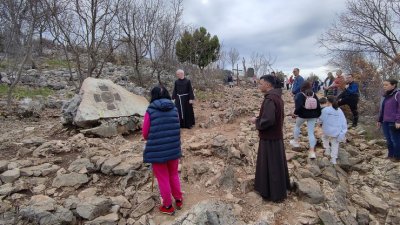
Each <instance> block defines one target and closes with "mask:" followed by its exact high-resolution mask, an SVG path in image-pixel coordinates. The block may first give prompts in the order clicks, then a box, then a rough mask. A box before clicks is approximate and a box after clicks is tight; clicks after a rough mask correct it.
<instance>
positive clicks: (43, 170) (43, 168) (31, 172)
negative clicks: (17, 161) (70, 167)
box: [21, 163, 60, 177]
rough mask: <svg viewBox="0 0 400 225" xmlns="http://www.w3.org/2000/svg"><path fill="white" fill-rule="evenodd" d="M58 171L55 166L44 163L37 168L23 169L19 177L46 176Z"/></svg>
mask: <svg viewBox="0 0 400 225" xmlns="http://www.w3.org/2000/svg"><path fill="white" fill-rule="evenodd" d="M58 169H60V167H59V166H57V165H52V164H50V163H44V164H41V165H38V166H32V167H25V168H22V169H21V176H28V177H29V176H35V177H38V176H47V175H49V174H51V173H55V172H56V171H57V170H58Z"/></svg>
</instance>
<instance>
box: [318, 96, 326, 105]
mask: <svg viewBox="0 0 400 225" xmlns="http://www.w3.org/2000/svg"><path fill="white" fill-rule="evenodd" d="M327 102H328V100H327V99H326V98H325V97H322V98H320V99H319V103H320V104H326V103H327Z"/></svg>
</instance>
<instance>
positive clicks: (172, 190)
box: [153, 159, 182, 207]
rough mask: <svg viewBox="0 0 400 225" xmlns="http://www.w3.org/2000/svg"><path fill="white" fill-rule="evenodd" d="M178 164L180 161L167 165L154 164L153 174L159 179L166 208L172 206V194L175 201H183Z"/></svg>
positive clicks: (175, 160) (171, 161)
mask: <svg viewBox="0 0 400 225" xmlns="http://www.w3.org/2000/svg"><path fill="white" fill-rule="evenodd" d="M178 164H179V159H174V160H170V161H167V162H166V163H153V173H154V175H155V176H156V178H157V182H158V187H159V188H160V194H161V198H162V200H163V205H164V206H166V207H168V206H170V205H171V204H172V198H171V194H172V196H173V197H174V199H175V200H182V192H181V184H180V181H179V174H178Z"/></svg>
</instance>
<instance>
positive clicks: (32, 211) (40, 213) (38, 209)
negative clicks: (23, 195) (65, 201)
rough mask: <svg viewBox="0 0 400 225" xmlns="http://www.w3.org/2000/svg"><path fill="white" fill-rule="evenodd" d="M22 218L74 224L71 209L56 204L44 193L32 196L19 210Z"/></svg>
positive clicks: (43, 222) (45, 223) (49, 222)
mask: <svg viewBox="0 0 400 225" xmlns="http://www.w3.org/2000/svg"><path fill="white" fill-rule="evenodd" d="M20 214H21V216H22V218H25V219H29V220H31V221H35V222H37V223H39V224H41V225H42V224H43V225H47V224H74V223H75V220H76V219H75V217H74V215H73V214H72V212H71V211H69V210H68V209H65V208H63V207H61V206H58V205H56V202H55V201H54V200H53V199H52V198H50V197H48V196H45V195H35V196H32V198H31V200H30V202H29V204H28V206H27V207H22V208H21V210H20Z"/></svg>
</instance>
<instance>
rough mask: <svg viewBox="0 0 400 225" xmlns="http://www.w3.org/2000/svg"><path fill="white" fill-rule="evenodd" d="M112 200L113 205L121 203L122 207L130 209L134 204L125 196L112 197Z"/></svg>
mask: <svg viewBox="0 0 400 225" xmlns="http://www.w3.org/2000/svg"><path fill="white" fill-rule="evenodd" d="M110 199H111V202H112V204H113V205H119V206H121V207H122V208H127V209H130V208H132V204H131V203H130V202H129V201H128V199H126V198H125V197H124V196H122V195H120V196H116V197H111V198H110Z"/></svg>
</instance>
